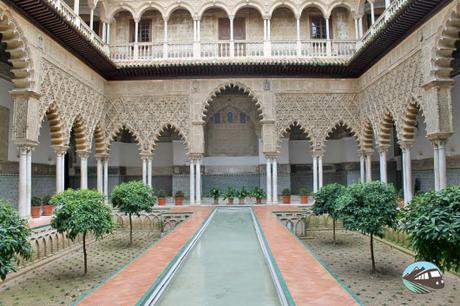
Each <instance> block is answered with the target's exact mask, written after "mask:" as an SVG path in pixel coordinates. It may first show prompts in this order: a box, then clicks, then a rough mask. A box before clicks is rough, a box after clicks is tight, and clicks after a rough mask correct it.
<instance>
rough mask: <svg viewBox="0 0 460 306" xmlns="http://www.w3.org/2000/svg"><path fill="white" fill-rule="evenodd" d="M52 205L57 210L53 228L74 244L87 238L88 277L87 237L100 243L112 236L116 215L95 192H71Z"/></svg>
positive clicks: (84, 254)
mask: <svg viewBox="0 0 460 306" xmlns="http://www.w3.org/2000/svg"><path fill="white" fill-rule="evenodd" d="M51 203H52V204H53V205H55V206H57V207H56V210H55V211H54V215H53V218H52V220H51V226H52V227H53V228H55V229H56V230H57V231H58V232H59V233H65V234H66V236H67V237H68V238H69V239H71V240H74V239H75V238H76V237H77V236H78V235H79V234H82V235H83V256H84V264H85V274H86V273H87V271H88V266H87V254H86V236H87V234H89V233H90V234H92V235H93V236H94V238H96V239H100V238H102V236H103V235H104V234H108V233H111V232H112V227H113V223H112V211H111V209H110V207H108V206H107V205H105V204H104V196H103V195H102V194H100V193H98V192H96V191H94V190H73V189H68V190H66V191H64V192H61V193H59V194H56V195H54V196H53V197H52V198H51Z"/></svg>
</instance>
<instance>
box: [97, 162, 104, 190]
mask: <svg viewBox="0 0 460 306" xmlns="http://www.w3.org/2000/svg"><path fill="white" fill-rule="evenodd" d="M96 163H97V165H96V168H97V171H96V178H97V191H98V192H100V193H103V192H104V183H103V181H104V178H103V176H104V170H103V165H102V164H103V161H102V159H101V158H99V157H98V158H97V159H96Z"/></svg>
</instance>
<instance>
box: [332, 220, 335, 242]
mask: <svg viewBox="0 0 460 306" xmlns="http://www.w3.org/2000/svg"><path fill="white" fill-rule="evenodd" d="M332 240H334V245H335V218H332Z"/></svg>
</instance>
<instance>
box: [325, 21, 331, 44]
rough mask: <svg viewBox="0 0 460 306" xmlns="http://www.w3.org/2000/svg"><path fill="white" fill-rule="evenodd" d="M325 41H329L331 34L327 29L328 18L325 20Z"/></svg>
mask: <svg viewBox="0 0 460 306" xmlns="http://www.w3.org/2000/svg"><path fill="white" fill-rule="evenodd" d="M326 39H327V40H330V39H331V33H330V29H329V18H326Z"/></svg>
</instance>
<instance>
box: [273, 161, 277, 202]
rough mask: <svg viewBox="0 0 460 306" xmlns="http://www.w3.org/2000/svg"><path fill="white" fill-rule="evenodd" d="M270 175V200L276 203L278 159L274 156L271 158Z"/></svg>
mask: <svg viewBox="0 0 460 306" xmlns="http://www.w3.org/2000/svg"><path fill="white" fill-rule="evenodd" d="M272 166H273V167H272V172H273V173H272V177H273V187H272V191H273V196H272V201H273V203H274V204H277V203H278V160H277V159H276V158H274V159H272Z"/></svg>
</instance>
